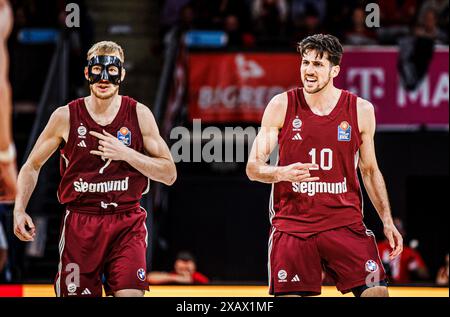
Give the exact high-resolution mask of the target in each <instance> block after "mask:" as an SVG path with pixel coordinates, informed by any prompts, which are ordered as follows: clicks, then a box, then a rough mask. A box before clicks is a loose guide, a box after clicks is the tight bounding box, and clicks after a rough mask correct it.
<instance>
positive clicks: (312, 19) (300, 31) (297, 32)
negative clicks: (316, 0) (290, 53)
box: [292, 5, 325, 43]
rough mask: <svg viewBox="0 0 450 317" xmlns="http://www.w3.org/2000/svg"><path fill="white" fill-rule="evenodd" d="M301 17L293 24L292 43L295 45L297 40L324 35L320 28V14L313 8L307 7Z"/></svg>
mask: <svg viewBox="0 0 450 317" xmlns="http://www.w3.org/2000/svg"><path fill="white" fill-rule="evenodd" d="M303 14H304V15H303V17H302V18H299V19H298V21H296V22H294V23H295V24H294V25H295V27H294V29H293V35H294V38H293V39H292V42H294V43H296V42H298V40H299V39H302V38H305V37H308V36H310V35H313V34H318V33H325V30H324V29H323V27H322V23H321V19H320V13H319V11H318V10H317V8H316V7H315V6H312V5H307V6H306V8H305V11H304V12H303Z"/></svg>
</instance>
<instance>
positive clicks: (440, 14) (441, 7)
mask: <svg viewBox="0 0 450 317" xmlns="http://www.w3.org/2000/svg"><path fill="white" fill-rule="evenodd" d="M428 9H433V10H434V11H435V12H436V16H437V20H438V26H439V28H440V29H441V31H442V32H445V33H446V34H447V38H448V22H449V0H426V1H425V2H424V3H423V4H422V7H421V8H420V11H419V16H421V15H423V13H424V11H426V10H428Z"/></svg>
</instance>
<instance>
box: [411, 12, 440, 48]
mask: <svg viewBox="0 0 450 317" xmlns="http://www.w3.org/2000/svg"><path fill="white" fill-rule="evenodd" d="M415 35H416V36H418V37H425V38H429V39H431V40H433V42H434V43H435V44H445V43H448V36H447V34H446V33H445V32H444V31H442V30H441V29H440V28H439V25H438V13H437V11H436V9H434V8H433V7H431V6H430V7H428V8H426V9H424V10H422V11H421V14H420V15H419V17H418V23H417V26H416V28H415Z"/></svg>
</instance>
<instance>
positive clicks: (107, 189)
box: [58, 96, 149, 212]
mask: <svg viewBox="0 0 450 317" xmlns="http://www.w3.org/2000/svg"><path fill="white" fill-rule="evenodd" d="M136 104H137V102H136V101H135V100H134V99H132V98H130V97H127V96H122V101H121V105H120V109H119V111H118V113H117V115H116V117H115V118H114V120H113V121H112V122H111V123H110V124H108V125H106V126H101V125H99V124H98V123H97V122H95V121H94V119H92V117H91V116H90V114H89V112H88V111H87V108H86V105H85V103H84V98H80V99H77V100H74V101H72V102H71V103H69V111H70V132H69V137H68V140H67V143H66V144H65V145H64V146H63V147H62V148H61V149H60V154H61V158H60V172H61V176H62V179H61V183H60V185H59V189H58V199H59V201H60V202H61V203H63V204H68V205H69V206H74V207H76V208H77V209H79V210H83V209H84V210H87V211H93V212H95V211H104V210H108V211H114V210H119V209H124V208H129V207H130V206H133V205H136V204H138V203H139V200H140V199H141V197H142V194H143V193H144V191H145V192H146V191H147V190H148V185H149V179H148V178H147V177H145V176H144V175H143V174H142V173H140V172H139V171H137V170H136V169H135V168H133V167H132V166H131V165H129V164H128V163H126V162H124V161H112V160H108V159H102V158H101V157H100V156H97V155H94V154H90V153H89V152H90V151H91V150H97V149H98V145H99V139H98V138H96V137H94V136H92V135H90V134H89V131H96V132H99V133H103V130H105V131H107V132H108V133H110V134H112V135H113V136H115V137H117V138H118V139H119V140H121V141H122V142H123V143H124V144H125V145H126V146H128V147H130V148H132V149H134V150H136V151H138V152H140V153H144V142H143V138H142V134H141V130H140V128H139V122H138V118H137V114H136Z"/></svg>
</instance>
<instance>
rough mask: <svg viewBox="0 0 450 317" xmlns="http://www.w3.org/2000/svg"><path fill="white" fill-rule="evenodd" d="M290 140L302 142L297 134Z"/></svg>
mask: <svg viewBox="0 0 450 317" xmlns="http://www.w3.org/2000/svg"><path fill="white" fill-rule="evenodd" d="M292 140H297V141H301V140H303V139H302V136H301V135H300V133H298V132H297V133H296V134H295V135H294V136H293V137H292Z"/></svg>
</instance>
